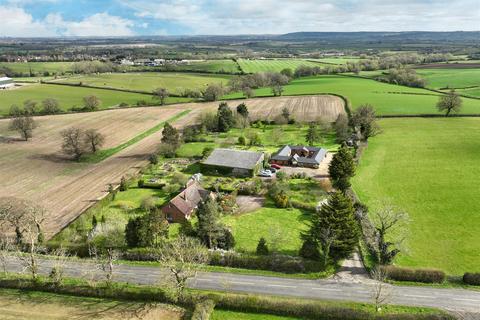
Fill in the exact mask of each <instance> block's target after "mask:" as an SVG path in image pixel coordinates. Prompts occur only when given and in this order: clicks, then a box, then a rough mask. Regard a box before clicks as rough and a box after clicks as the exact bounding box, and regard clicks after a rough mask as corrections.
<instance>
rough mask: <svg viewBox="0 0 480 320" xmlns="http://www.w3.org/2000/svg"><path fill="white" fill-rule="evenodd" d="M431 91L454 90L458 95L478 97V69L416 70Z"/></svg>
mask: <svg viewBox="0 0 480 320" xmlns="http://www.w3.org/2000/svg"><path fill="white" fill-rule="evenodd" d="M416 71H417V73H418V74H419V75H421V76H422V77H424V78H425V79H426V80H427V87H429V88H433V89H443V90H449V89H456V90H457V91H458V92H459V93H463V94H466V95H471V96H476V97H480V95H479V93H478V90H479V89H480V68H478V69H416Z"/></svg>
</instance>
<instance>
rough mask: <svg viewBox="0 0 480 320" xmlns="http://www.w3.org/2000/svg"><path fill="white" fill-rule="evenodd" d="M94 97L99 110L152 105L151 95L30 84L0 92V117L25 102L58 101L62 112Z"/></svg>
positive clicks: (173, 99) (174, 100)
mask: <svg viewBox="0 0 480 320" xmlns="http://www.w3.org/2000/svg"><path fill="white" fill-rule="evenodd" d="M89 95H95V96H97V97H98V98H100V100H101V101H102V104H101V105H100V108H101V109H106V108H108V107H113V106H117V105H119V104H120V103H127V104H129V105H134V104H136V103H137V102H139V101H145V102H146V103H150V104H151V103H154V102H155V101H154V100H153V98H152V96H151V95H147V94H139V93H130V92H120V91H112V90H103V89H92V88H81V87H71V86H59V85H51V84H50V85H49V84H31V85H25V86H22V87H20V88H15V89H12V90H2V91H0V115H6V114H7V113H8V111H9V109H10V107H11V106H12V105H14V104H16V105H19V106H21V105H22V104H23V102H24V101H26V100H33V101H36V102H38V103H40V102H41V101H42V100H44V99H46V98H55V99H57V100H58V102H59V104H60V107H61V109H62V110H68V109H70V108H72V107H82V106H83V98H84V97H85V96H89ZM187 100H188V99H185V98H175V97H171V98H169V99H167V102H168V103H171V102H183V101H187Z"/></svg>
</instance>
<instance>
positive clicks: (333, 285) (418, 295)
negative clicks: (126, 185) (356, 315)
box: [7, 259, 480, 319]
mask: <svg viewBox="0 0 480 320" xmlns="http://www.w3.org/2000/svg"><path fill="white" fill-rule="evenodd" d="M52 264H53V261H52V260H41V262H40V273H42V274H48V273H49V271H50V270H51V266H52ZM7 269H8V270H9V271H10V272H22V267H21V265H20V263H19V262H18V261H16V260H13V259H12V260H10V261H9V262H8V264H7ZM65 275H66V276H68V277H78V278H86V277H88V276H94V275H97V276H98V275H99V271H98V270H96V268H95V265H94V264H93V263H90V262H81V261H69V262H68V263H67V264H66V266H65ZM165 276H166V272H165V271H164V270H161V269H160V268H156V267H146V266H132V265H126V264H120V265H116V267H115V271H114V280H115V281H118V282H128V283H132V284H148V285H154V284H157V283H159V282H160V281H161V279H162V277H165ZM373 285H374V284H373V282H371V283H351V282H345V281H336V280H326V279H321V280H304V279H292V278H277V277H268V276H256V275H240V274H231V273H218V272H199V273H198V274H197V277H196V278H195V279H192V280H191V281H189V287H190V288H195V289H210V290H221V291H231V292H242V293H255V294H269V295H279V296H291V297H299V298H310V299H324V300H338V301H354V302H372V298H371V296H372V290H373ZM389 302H390V303H392V304H399V305H409V306H420V307H434V308H441V309H444V310H449V311H455V312H468V313H478V314H479V318H480V291H473V290H465V289H447V288H432V287H415V286H391V296H390V299H389ZM471 316H472V315H471ZM469 319H477V318H476V317H471V318H469Z"/></svg>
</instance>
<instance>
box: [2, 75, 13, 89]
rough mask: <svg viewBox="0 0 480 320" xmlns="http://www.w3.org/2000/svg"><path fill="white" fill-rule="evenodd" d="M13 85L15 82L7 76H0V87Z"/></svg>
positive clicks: (7, 87)
mask: <svg viewBox="0 0 480 320" xmlns="http://www.w3.org/2000/svg"><path fill="white" fill-rule="evenodd" d="M14 86H15V83H14V82H13V79H11V78H8V77H0V89H9V88H13V87H14Z"/></svg>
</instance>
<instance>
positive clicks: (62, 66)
mask: <svg viewBox="0 0 480 320" xmlns="http://www.w3.org/2000/svg"><path fill="white" fill-rule="evenodd" d="M72 65H73V62H0V67H7V68H9V69H10V70H12V71H13V72H17V73H23V74H25V75H29V74H30V70H31V71H32V72H34V73H38V74H41V75H43V73H44V72H45V71H48V72H50V73H51V72H56V73H63V72H69V71H72Z"/></svg>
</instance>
